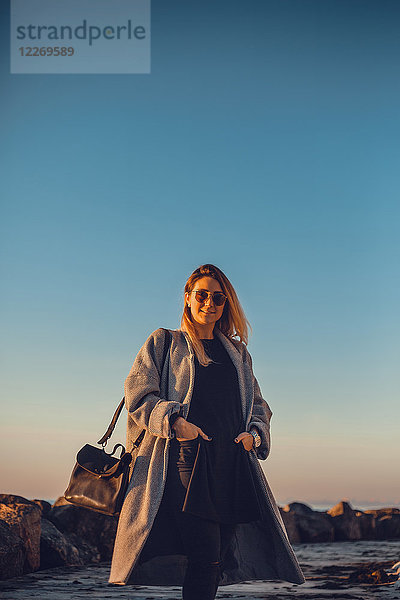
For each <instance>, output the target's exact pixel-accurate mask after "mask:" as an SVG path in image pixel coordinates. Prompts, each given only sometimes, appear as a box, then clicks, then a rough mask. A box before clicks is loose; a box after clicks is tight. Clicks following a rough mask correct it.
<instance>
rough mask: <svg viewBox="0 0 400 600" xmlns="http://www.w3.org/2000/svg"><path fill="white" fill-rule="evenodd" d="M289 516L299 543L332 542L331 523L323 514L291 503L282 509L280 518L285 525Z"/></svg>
mask: <svg viewBox="0 0 400 600" xmlns="http://www.w3.org/2000/svg"><path fill="white" fill-rule="evenodd" d="M290 516H291V518H292V521H293V522H294V525H295V530H296V531H297V535H298V541H299V542H307V543H316V542H332V541H333V540H334V527H333V523H332V522H331V518H330V517H329V516H328V515H327V514H326V513H325V512H320V511H316V510H313V509H312V508H311V507H310V506H308V505H307V504H303V503H301V502H292V503H290V504H287V505H286V506H284V507H283V511H282V517H283V520H284V523H285V525H286V521H287V520H288V521H289V518H290ZM289 522H290V521H289ZM289 538H290V536H289ZM291 541H292V540H291ZM292 543H293V542H292Z"/></svg>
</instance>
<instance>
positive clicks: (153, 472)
mask: <svg viewBox="0 0 400 600" xmlns="http://www.w3.org/2000/svg"><path fill="white" fill-rule="evenodd" d="M184 301H185V303H184V311H183V316H182V320H181V328H180V329H179V330H175V331H171V335H172V340H171V343H170V346H169V347H167V344H168V336H166V332H165V330H163V329H157V330H156V331H154V332H153V333H152V334H151V335H150V336H149V338H148V339H147V340H146V342H145V344H144V345H143V347H142V348H141V350H140V351H139V353H138V355H137V357H136V359H135V361H134V364H133V366H132V369H131V371H130V373H129V375H128V377H127V379H126V381H125V402H126V407H127V410H128V430H127V449H128V450H130V449H131V448H132V445H133V442H134V440H135V439H136V438H137V437H138V435H139V434H140V432H141V431H142V430H145V435H144V438H143V441H142V442H141V445H140V447H139V451H138V453H137V458H136V461H135V462H134V467H133V473H132V475H133V476H132V477H131V480H130V484H129V486H128V490H127V494H126V497H125V500H124V504H123V507H122V510H121V514H120V519H119V523H118V530H117V535H116V540H115V546H114V553H113V560H112V565H111V573H110V579H109V581H110V583H115V584H121V585H124V584H126V583H131V582H132V583H143V584H146V583H147V584H156V585H162V584H164V585H176V584H179V585H183V598H184V600H197V599H198V600H209V599H210V600H211V599H214V598H215V594H216V592H217V588H218V585H219V584H231V583H236V582H239V581H245V580H256V579H263V580H265V579H281V580H282V579H283V580H286V581H290V582H293V583H304V581H305V579H304V575H303V573H302V571H301V569H300V566H299V564H298V562H297V560H296V557H295V555H294V552H293V550H292V547H291V545H290V543H289V540H288V537H287V533H286V530H285V526H284V524H283V521H282V518H281V515H280V512H279V509H278V507H277V505H276V502H275V499H274V497H273V495H272V492H271V490H270V488H269V486H268V483H267V481H266V479H265V476H264V474H263V471H262V469H261V467H260V465H259V462H258V460H257V459H261V460H264V459H266V458H267V456H268V455H269V452H270V433H269V422H270V418H271V415H272V412H271V410H270V408H269V406H268V404H267V402H266V401H265V400H264V399H263V398H262V396H261V392H260V388H259V385H258V382H257V380H256V378H255V377H254V374H253V371H252V362H251V357H250V354H249V353H248V351H247V349H246V344H247V320H246V317H245V315H244V313H243V310H242V308H241V306H240V303H239V301H238V298H237V295H236V292H235V290H234V288H233V286H232V284H231V283H230V281H229V279H228V278H227V277H226V276H225V275H224V273H223V272H222V271H221V270H220V269H218V267H216V266H214V265H210V264H206V265H202V266H200V267H199V268H198V269H196V270H195V271H194V272H193V273H192V275H191V276H190V277H189V279H188V281H187V283H186V285H185V294H184ZM235 337H236V338H238V339H235ZM164 350H167V354H166V355H165V351H164ZM164 356H166V359H165V361H164V362H163V357H164ZM160 557H161V558H160Z"/></svg>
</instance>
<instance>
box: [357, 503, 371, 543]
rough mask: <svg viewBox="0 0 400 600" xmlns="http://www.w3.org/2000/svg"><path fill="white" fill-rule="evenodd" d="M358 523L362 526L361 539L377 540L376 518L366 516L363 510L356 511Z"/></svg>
mask: <svg viewBox="0 0 400 600" xmlns="http://www.w3.org/2000/svg"><path fill="white" fill-rule="evenodd" d="M354 513H355V515H356V517H357V521H358V523H359V526H360V532H361V539H362V540H375V539H376V531H375V517H374V515H370V514H366V513H365V512H364V511H362V510H355V511H354Z"/></svg>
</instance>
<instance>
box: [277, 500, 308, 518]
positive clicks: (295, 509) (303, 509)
mask: <svg viewBox="0 0 400 600" xmlns="http://www.w3.org/2000/svg"><path fill="white" fill-rule="evenodd" d="M283 510H284V511H285V512H291V513H293V514H296V515H312V514H313V513H314V512H315V511H314V510H313V509H312V508H311V506H309V505H308V504H304V503H303V502H291V503H290V504H286V506H284V507H283Z"/></svg>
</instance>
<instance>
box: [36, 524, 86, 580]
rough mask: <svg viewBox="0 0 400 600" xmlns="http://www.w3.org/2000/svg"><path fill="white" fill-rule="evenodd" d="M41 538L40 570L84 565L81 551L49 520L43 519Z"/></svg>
mask: <svg viewBox="0 0 400 600" xmlns="http://www.w3.org/2000/svg"><path fill="white" fill-rule="evenodd" d="M41 530H42V532H41V536H40V568H41V569H51V568H52V567H61V566H62V565H82V564H84V563H83V562H82V560H81V558H80V556H79V551H78V549H77V548H76V546H74V545H73V544H72V543H71V542H70V541H69V540H67V538H66V537H65V536H64V535H63V534H62V533H61V531H59V530H58V529H57V527H55V526H54V525H53V523H51V522H50V521H48V520H47V519H43V518H42V522H41Z"/></svg>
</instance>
